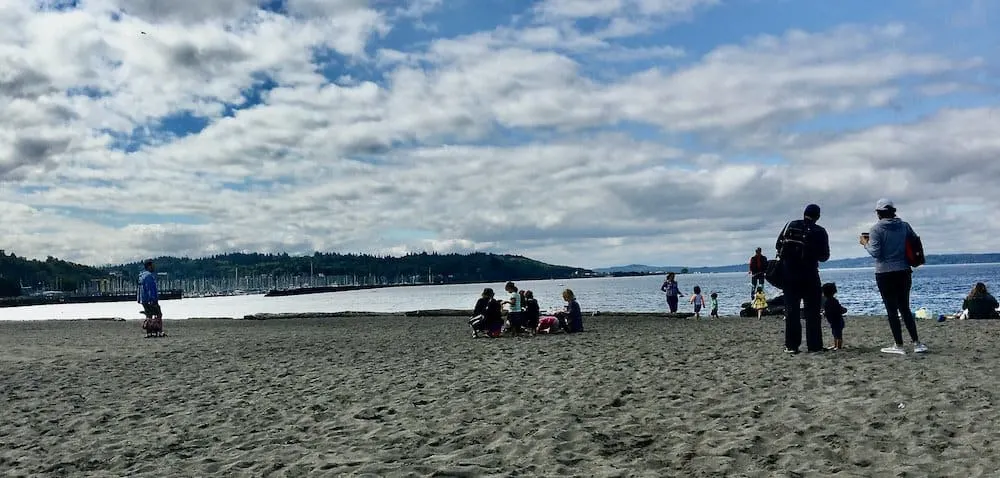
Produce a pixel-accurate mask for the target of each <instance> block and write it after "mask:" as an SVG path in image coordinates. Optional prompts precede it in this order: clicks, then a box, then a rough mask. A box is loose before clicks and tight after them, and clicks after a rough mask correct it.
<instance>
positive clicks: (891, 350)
mask: <svg viewBox="0 0 1000 478" xmlns="http://www.w3.org/2000/svg"><path fill="white" fill-rule="evenodd" d="M882 353H884V354H896V355H906V350H904V349H903V347H901V346H899V345H893V346H892V347H885V348H883V349H882Z"/></svg>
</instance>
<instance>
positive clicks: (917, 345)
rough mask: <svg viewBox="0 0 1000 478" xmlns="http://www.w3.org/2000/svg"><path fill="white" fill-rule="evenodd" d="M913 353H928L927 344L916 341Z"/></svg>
mask: <svg viewBox="0 0 1000 478" xmlns="http://www.w3.org/2000/svg"><path fill="white" fill-rule="evenodd" d="M913 353H915V354H925V353H927V346H926V345H924V344H922V343H920V342H916V343H914V344H913Z"/></svg>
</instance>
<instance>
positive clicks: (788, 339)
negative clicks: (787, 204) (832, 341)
mask: <svg viewBox="0 0 1000 478" xmlns="http://www.w3.org/2000/svg"><path fill="white" fill-rule="evenodd" d="M819 216H820V209H819V206H817V205H815V204H810V205H808V206H806V209H805V211H803V213H802V219H797V220H794V221H791V222H789V223H788V224H786V225H785V228H784V229H782V231H781V234H779V235H778V240H777V241H776V242H775V245H774V247H775V250H777V252H778V257H779V258H780V259H781V266H782V269H783V274H784V281H785V284H786V285H785V288H784V290H783V292H784V296H785V352H786V353H790V354H797V353H799V347H800V346H801V345H802V322H801V320H802V319H803V318H804V319H805V323H806V349H807V350H808V351H809V352H822V351H824V350H825V349H824V348H823V323H822V314H821V307H822V299H823V292H822V282H821V281H820V278H819V263H820V262H826V261H827V260H828V259H830V237H829V235H828V234H827V232H826V229H823V227H821V226H819V225H818V224H816V221H818V220H819ZM800 315H801V317H800Z"/></svg>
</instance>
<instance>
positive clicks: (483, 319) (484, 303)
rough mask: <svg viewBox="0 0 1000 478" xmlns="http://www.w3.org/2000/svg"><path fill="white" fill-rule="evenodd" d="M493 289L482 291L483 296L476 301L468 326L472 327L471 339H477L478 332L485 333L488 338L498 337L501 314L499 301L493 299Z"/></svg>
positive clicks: (500, 328) (501, 326)
mask: <svg viewBox="0 0 1000 478" xmlns="http://www.w3.org/2000/svg"><path fill="white" fill-rule="evenodd" d="M494 296H495V294H494V292H493V289H492V288H490V287H487V288H485V289H483V295H482V297H480V298H479V300H478V301H476V307H475V309H473V311H472V316H473V317H472V319H470V320H469V325H470V326H471V327H472V337H473V338H476V337H479V333H480V332H485V333H486V334H487V335H489V336H490V337H499V336H500V332H501V330H502V329H503V313H502V308H501V306H500V301H498V300H496V299H494Z"/></svg>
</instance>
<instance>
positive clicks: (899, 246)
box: [861, 198, 927, 355]
mask: <svg viewBox="0 0 1000 478" xmlns="http://www.w3.org/2000/svg"><path fill="white" fill-rule="evenodd" d="M875 214H876V215H878V222H876V223H875V225H873V226H872V228H871V231H870V232H869V233H868V235H867V236H865V235H862V236H861V245H863V246H865V250H867V251H868V254H871V256H872V257H874V258H875V283H876V284H878V291H879V293H880V294H881V295H882V302H883V303H884V304H885V311H886V314H888V316H889V328H890V329H891V330H892V338H893V340H895V343H894V344H893V345H892V346H891V347H886V348H884V349H882V352H885V353H888V354H899V355H905V354H906V350H905V349H903V331H902V327H900V323H899V318H900V316H902V318H903V324H905V325H906V331H907V332H909V334H910V340H911V341H912V342H913V352H914V353H924V352H927V347H926V346H925V345H924V344H922V343H920V340H919V339H918V337H917V323H916V321H914V320H913V312H912V311H911V310H910V288H911V287H912V285H913V282H912V275H913V271H912V269H910V264H909V263H908V262H907V261H906V237H907V236H908V235H915V233H914V232H913V228H912V227H910V225H909V224H908V223H907V222H906V221H903V220H902V219H900V218H898V217H896V206H895V205H894V204H893V203H892V201H890V200H888V199H885V198H883V199H879V200H878V202H877V203H876V204H875Z"/></svg>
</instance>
